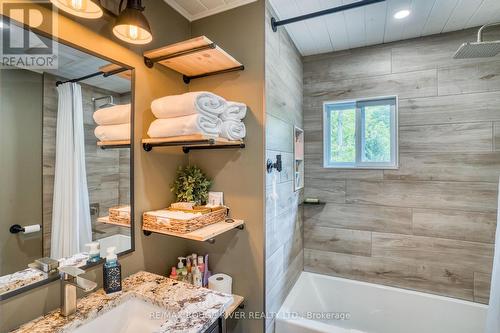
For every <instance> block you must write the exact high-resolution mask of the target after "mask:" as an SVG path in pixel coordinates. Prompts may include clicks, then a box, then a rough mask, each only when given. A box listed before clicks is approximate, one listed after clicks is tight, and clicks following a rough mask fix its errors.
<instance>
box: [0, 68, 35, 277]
mask: <svg viewBox="0 0 500 333" xmlns="http://www.w3.org/2000/svg"><path fill="white" fill-rule="evenodd" d="M26 91H30V94H29V96H26ZM42 96H43V80H42V75H40V74H38V73H34V72H31V71H27V70H17V69H1V70H0V110H1V114H0V152H1V154H2V156H1V157H0V160H1V172H2V174H1V176H0V212H1V214H2V217H1V219H0V244H1V247H0V253H1V256H0V276H2V275H6V274H11V273H14V272H16V271H19V270H21V269H25V268H26V266H27V265H28V264H29V263H31V262H33V260H35V259H37V258H40V257H41V256H42V235H41V233H40V232H37V233H33V234H29V235H12V234H11V233H10V232H9V231H8V230H9V228H10V226H11V225H13V224H20V225H23V226H24V225H31V224H42V217H41V216H42V181H41V179H42V178H41V177H42V170H41V169H42V168H41V166H42V142H41V138H42V99H43V97H42Z"/></svg>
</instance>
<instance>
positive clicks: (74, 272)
mask: <svg viewBox="0 0 500 333" xmlns="http://www.w3.org/2000/svg"><path fill="white" fill-rule="evenodd" d="M59 272H60V273H62V275H61V277H62V278H63V279H64V280H67V279H68V278H70V277H72V278H75V277H77V276H78V275H81V274H83V273H85V271H84V270H83V269H80V268H78V267H74V266H63V267H59Z"/></svg>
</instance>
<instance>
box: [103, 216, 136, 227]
mask: <svg viewBox="0 0 500 333" xmlns="http://www.w3.org/2000/svg"><path fill="white" fill-rule="evenodd" d="M97 222H101V223H106V224H112V225H117V226H120V227H125V228H130V224H128V223H117V222H112V221H111V220H110V219H109V216H101V217H98V218H97Z"/></svg>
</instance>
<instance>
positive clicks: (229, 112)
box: [220, 102, 247, 121]
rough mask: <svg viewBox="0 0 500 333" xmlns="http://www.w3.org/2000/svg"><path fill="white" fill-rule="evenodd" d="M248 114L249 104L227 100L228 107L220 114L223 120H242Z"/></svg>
mask: <svg viewBox="0 0 500 333" xmlns="http://www.w3.org/2000/svg"><path fill="white" fill-rule="evenodd" d="M246 114H247V105H246V104H244V103H238V102H227V107H226V108H225V109H224V111H223V112H222V114H221V115H220V119H222V121H226V120H242V119H243V118H245V116H246Z"/></svg>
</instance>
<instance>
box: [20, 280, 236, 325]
mask: <svg viewBox="0 0 500 333" xmlns="http://www.w3.org/2000/svg"><path fill="white" fill-rule="evenodd" d="M131 298H138V299H140V300H143V301H146V302H149V303H151V304H153V305H156V306H158V307H160V308H162V309H165V314H162V317H161V320H162V321H164V323H163V324H162V326H161V328H160V330H159V331H158V332H162V333H163V332H164V333H176V332H177V333H181V332H182V333H199V332H204V331H205V330H206V329H207V328H209V327H210V325H212V324H213V323H214V322H215V321H216V320H217V318H219V317H220V316H222V315H223V314H224V311H225V309H226V308H227V307H228V306H229V305H230V304H231V303H232V301H233V298H232V296H231V295H226V294H222V293H218V292H215V291H212V290H209V289H206V288H199V287H194V286H192V285H190V284H187V283H183V282H178V281H176V280H172V279H169V278H166V277H163V276H160V275H156V274H152V273H147V272H139V273H136V274H134V275H131V276H130V277H128V278H126V279H124V280H123V291H121V292H117V293H113V294H106V293H105V292H104V290H102V289H100V290H98V291H96V292H93V293H91V294H89V295H88V296H86V297H84V298H82V299H79V300H78V302H77V304H78V310H77V312H76V313H75V314H73V315H71V316H68V317H63V316H61V315H60V312H59V309H57V310H54V311H52V312H49V313H48V314H46V315H45V316H42V317H39V318H37V319H35V320H33V321H31V322H29V323H26V324H24V325H23V326H21V327H20V328H18V329H17V330H15V331H13V332H15V333H55V332H71V330H73V329H75V328H77V327H79V326H81V325H83V324H85V323H87V322H89V321H91V320H92V319H95V318H96V317H98V316H100V315H102V314H103V313H105V312H107V311H109V310H111V309H113V308H114V307H116V306H118V305H120V304H122V303H123V302H125V301H127V300H129V299H131Z"/></svg>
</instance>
